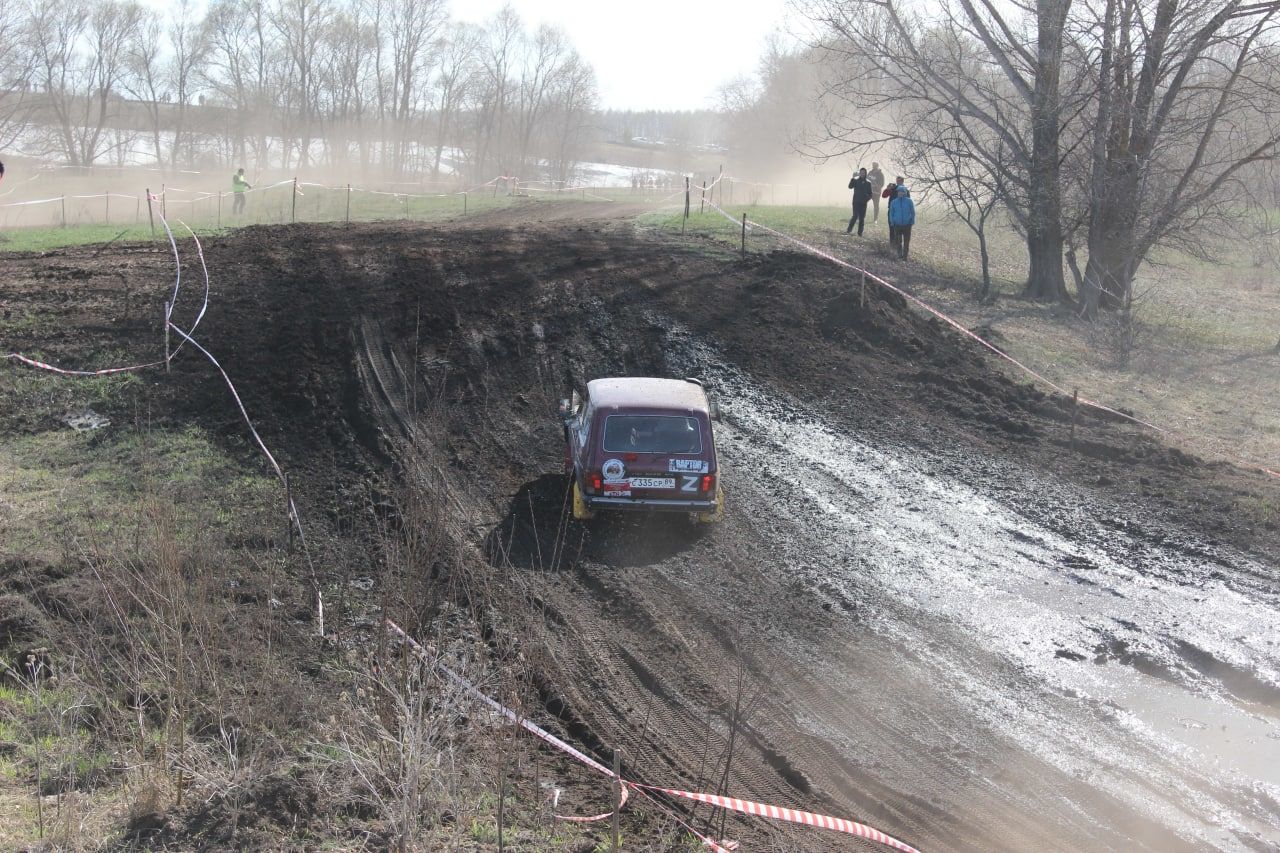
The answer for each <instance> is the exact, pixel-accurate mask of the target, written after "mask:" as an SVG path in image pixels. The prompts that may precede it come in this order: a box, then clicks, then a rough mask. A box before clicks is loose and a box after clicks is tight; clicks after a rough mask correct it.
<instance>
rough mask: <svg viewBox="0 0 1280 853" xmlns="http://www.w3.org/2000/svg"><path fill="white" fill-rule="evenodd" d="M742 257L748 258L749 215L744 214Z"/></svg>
mask: <svg viewBox="0 0 1280 853" xmlns="http://www.w3.org/2000/svg"><path fill="white" fill-rule="evenodd" d="M742 259H743V260H744V261H745V260H746V259H747V215H746V214H745V213H744V214H742Z"/></svg>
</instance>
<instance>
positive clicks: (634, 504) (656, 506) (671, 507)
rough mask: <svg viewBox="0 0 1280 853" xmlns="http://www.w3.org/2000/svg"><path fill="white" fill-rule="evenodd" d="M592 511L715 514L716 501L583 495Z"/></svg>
mask: <svg viewBox="0 0 1280 853" xmlns="http://www.w3.org/2000/svg"><path fill="white" fill-rule="evenodd" d="M582 500H583V501H585V502H586V504H587V506H588V507H590V508H591V509H643V510H650V511H656V512H715V509H716V502H715V501H683V500H673V499H669V498H606V497H603V496H601V495H583V496H582Z"/></svg>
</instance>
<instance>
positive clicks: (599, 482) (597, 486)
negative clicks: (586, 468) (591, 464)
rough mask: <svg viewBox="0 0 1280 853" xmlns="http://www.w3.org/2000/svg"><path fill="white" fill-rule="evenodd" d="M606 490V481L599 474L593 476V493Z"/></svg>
mask: <svg viewBox="0 0 1280 853" xmlns="http://www.w3.org/2000/svg"><path fill="white" fill-rule="evenodd" d="M603 488H604V480H603V479H602V478H601V477H600V475H599V474H592V475H591V491H593V492H598V491H600V490H601V489H603Z"/></svg>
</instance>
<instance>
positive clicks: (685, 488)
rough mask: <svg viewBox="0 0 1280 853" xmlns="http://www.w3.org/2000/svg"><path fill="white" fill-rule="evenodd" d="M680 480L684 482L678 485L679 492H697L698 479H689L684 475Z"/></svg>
mask: <svg viewBox="0 0 1280 853" xmlns="http://www.w3.org/2000/svg"><path fill="white" fill-rule="evenodd" d="M680 479H681V480H683V481H684V482H682V483H681V484H680V491H682V492H696V491H698V480H699V478H698V477H690V476H689V475H688V474H685V475H684V476H683V477H681V478H680Z"/></svg>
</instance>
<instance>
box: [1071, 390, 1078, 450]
mask: <svg viewBox="0 0 1280 853" xmlns="http://www.w3.org/2000/svg"><path fill="white" fill-rule="evenodd" d="M1079 415H1080V389H1078V388H1073V389H1072V390H1071V452H1072V453H1075V452H1076V418H1077V417H1078V416H1079Z"/></svg>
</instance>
